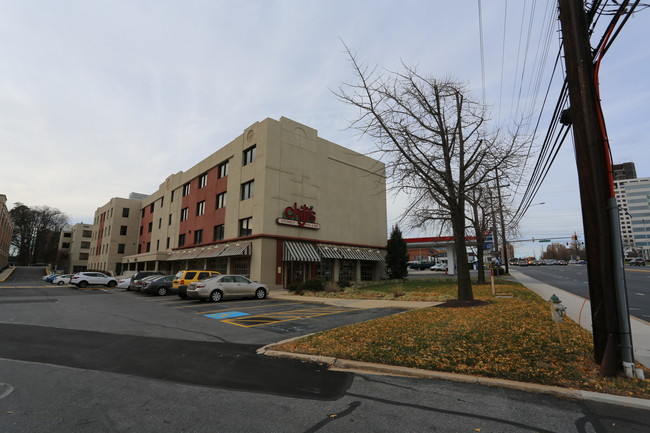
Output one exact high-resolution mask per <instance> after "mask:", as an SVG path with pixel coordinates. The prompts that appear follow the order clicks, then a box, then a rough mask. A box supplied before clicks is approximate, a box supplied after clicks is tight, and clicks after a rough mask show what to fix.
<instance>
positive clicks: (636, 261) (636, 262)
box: [630, 257, 645, 266]
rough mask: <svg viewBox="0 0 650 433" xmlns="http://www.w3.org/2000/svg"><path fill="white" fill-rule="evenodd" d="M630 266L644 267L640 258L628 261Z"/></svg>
mask: <svg viewBox="0 0 650 433" xmlns="http://www.w3.org/2000/svg"><path fill="white" fill-rule="evenodd" d="M630 266H645V260H643V259H642V258H641V257H635V258H633V259H632V260H630Z"/></svg>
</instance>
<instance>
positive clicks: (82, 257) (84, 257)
mask: <svg viewBox="0 0 650 433" xmlns="http://www.w3.org/2000/svg"><path fill="white" fill-rule="evenodd" d="M79 260H88V253H79Z"/></svg>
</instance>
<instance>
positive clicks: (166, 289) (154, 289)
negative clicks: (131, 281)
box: [140, 275, 176, 296]
mask: <svg viewBox="0 0 650 433" xmlns="http://www.w3.org/2000/svg"><path fill="white" fill-rule="evenodd" d="M174 278H176V276H175V275H163V276H160V275H158V276H155V277H153V278H152V279H151V280H147V281H145V283H144V284H143V285H142V287H141V288H140V291H141V292H143V293H150V294H152V295H158V296H165V295H168V294H170V293H171V291H172V281H173V280H174Z"/></svg>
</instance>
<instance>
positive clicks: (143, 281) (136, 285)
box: [131, 275, 164, 292]
mask: <svg viewBox="0 0 650 433" xmlns="http://www.w3.org/2000/svg"><path fill="white" fill-rule="evenodd" d="M163 276H164V275H149V276H148V277H144V278H142V279H141V280H137V281H136V282H135V283H133V284H131V290H133V291H135V292H141V291H142V287H144V285H145V284H147V283H148V282H149V281H152V280H155V279H156V278H159V277H163Z"/></svg>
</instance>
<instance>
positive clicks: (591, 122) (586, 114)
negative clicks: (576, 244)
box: [559, 0, 620, 376]
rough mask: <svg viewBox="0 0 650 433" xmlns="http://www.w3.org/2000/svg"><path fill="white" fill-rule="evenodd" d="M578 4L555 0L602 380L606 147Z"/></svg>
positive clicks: (613, 361) (607, 266)
mask: <svg viewBox="0 0 650 433" xmlns="http://www.w3.org/2000/svg"><path fill="white" fill-rule="evenodd" d="M583 7H584V2H583V1H581V0H559V10H560V22H561V26H562V39H563V44H564V56H565V64H566V71H567V72H566V74H567V83H568V88H569V100H570V103H571V119H572V123H573V137H574V143H575V154H576V165H577V169H578V180H579V185H580V200H581V206H582V221H583V226H584V230H585V243H586V251H587V275H588V277H589V296H590V299H591V317H592V326H593V336H594V358H595V361H596V362H597V363H598V364H599V365H600V372H601V374H602V375H603V376H614V375H616V372H617V367H618V365H619V356H618V355H619V352H618V351H619V343H620V338H619V325H618V312H617V305H618V303H617V297H616V292H615V290H614V287H615V284H616V283H615V278H614V271H613V270H612V265H613V264H614V256H613V252H612V250H613V247H614V245H615V243H614V240H613V236H612V226H611V215H610V212H609V206H610V204H609V198H610V197H609V196H610V194H609V189H610V188H609V182H608V179H609V173H608V161H607V157H608V155H607V153H606V152H605V143H604V142H603V135H602V133H601V130H600V125H599V121H598V108H599V107H598V105H597V99H596V86H595V82H594V67H593V56H592V52H591V48H590V45H589V35H588V29H587V20H586V14H585V11H584V9H583Z"/></svg>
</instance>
